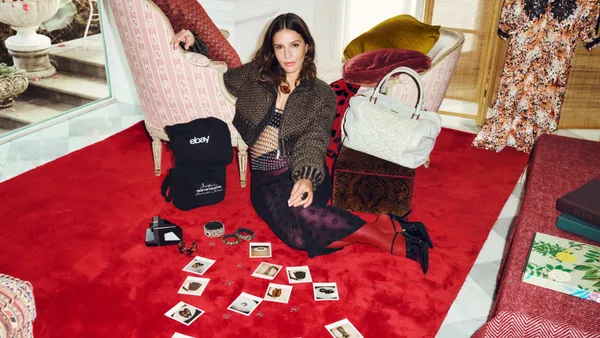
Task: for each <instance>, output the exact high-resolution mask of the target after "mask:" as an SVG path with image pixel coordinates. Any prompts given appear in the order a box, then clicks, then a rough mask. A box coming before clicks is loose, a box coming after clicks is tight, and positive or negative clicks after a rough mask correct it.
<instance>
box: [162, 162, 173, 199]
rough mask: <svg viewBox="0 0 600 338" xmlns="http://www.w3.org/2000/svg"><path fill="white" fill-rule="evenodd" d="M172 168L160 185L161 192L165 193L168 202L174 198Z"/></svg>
mask: <svg viewBox="0 0 600 338" xmlns="http://www.w3.org/2000/svg"><path fill="white" fill-rule="evenodd" d="M171 170H173V169H170V170H169V173H168V174H167V176H166V177H165V179H164V180H163V182H162V185H161V187H160V193H161V194H162V195H163V197H164V198H165V201H167V202H171V201H172V200H173V175H171Z"/></svg>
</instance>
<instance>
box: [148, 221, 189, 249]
mask: <svg viewBox="0 0 600 338" xmlns="http://www.w3.org/2000/svg"><path fill="white" fill-rule="evenodd" d="M182 239H183V229H181V228H180V227H179V226H177V225H175V224H173V223H171V222H169V221H167V220H166V219H163V218H160V217H159V216H154V217H152V221H151V222H150V227H149V228H148V229H146V246H165V245H177V244H178V243H179V242H181V240H182Z"/></svg>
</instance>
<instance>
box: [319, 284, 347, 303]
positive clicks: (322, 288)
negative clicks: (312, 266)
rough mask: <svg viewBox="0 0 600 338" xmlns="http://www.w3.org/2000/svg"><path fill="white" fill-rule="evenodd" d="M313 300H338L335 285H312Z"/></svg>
mask: <svg viewBox="0 0 600 338" xmlns="http://www.w3.org/2000/svg"><path fill="white" fill-rule="evenodd" d="M313 291H314V292H315V300H317V301H318V300H340V296H339V294H338V288H337V284H336V283H313Z"/></svg>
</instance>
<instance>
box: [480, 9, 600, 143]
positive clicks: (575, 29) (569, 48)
mask: <svg viewBox="0 0 600 338" xmlns="http://www.w3.org/2000/svg"><path fill="white" fill-rule="evenodd" d="M599 7H600V2H599V1H598V0H504V4H503V7H502V13H501V16H500V25H499V29H498V34H499V35H500V37H502V38H503V39H507V38H509V37H511V40H510V44H509V49H508V54H507V58H506V63H505V65H504V70H503V72H502V78H501V80H500V86H499V88H498V93H497V95H496V101H495V103H494V111H493V113H492V114H491V116H490V117H489V118H488V119H487V121H486V123H485V125H484V126H483V128H482V129H481V131H480V132H479V134H478V135H477V137H476V138H475V140H474V141H473V145H474V146H475V147H479V148H485V149H489V150H495V151H500V150H502V149H503V148H504V147H505V146H507V145H508V146H511V147H515V148H516V149H518V150H520V151H524V152H527V153H529V152H531V150H532V148H533V145H534V143H535V141H536V139H537V137H538V136H539V135H541V134H544V133H554V132H556V130H557V128H558V122H559V118H560V110H561V106H562V103H563V99H564V95H565V90H566V85H567V80H568V78H569V71H570V68H571V61H572V59H573V55H574V54H575V45H576V43H577V40H578V39H581V40H582V41H583V43H584V44H585V47H586V48H587V49H588V50H591V49H592V48H593V47H595V46H596V45H598V44H600V36H599V34H598V25H599Z"/></svg>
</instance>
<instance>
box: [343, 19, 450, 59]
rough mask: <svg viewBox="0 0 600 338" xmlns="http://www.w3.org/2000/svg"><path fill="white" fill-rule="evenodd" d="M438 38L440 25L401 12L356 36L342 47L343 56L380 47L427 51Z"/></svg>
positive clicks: (350, 55)
mask: <svg viewBox="0 0 600 338" xmlns="http://www.w3.org/2000/svg"><path fill="white" fill-rule="evenodd" d="M439 38H440V26H431V25H428V24H425V23H422V22H420V21H419V20H417V19H415V18H414V17H412V16H410V15H407V14H403V15H398V16H395V17H393V18H389V19H387V20H385V21H383V22H381V23H379V24H378V25H377V26H375V27H373V28H371V29H370V30H368V31H367V32H365V33H363V34H361V35H359V36H358V37H356V38H355V39H354V40H352V42H350V43H349V44H348V46H346V49H344V57H345V58H346V60H350V59H351V58H353V57H354V56H356V55H358V54H361V53H365V52H369V51H372V50H375V49H381V48H404V49H412V50H416V51H419V52H421V53H423V54H427V53H429V51H430V50H431V48H432V47H433V45H435V43H436V42H437V40H438V39H439Z"/></svg>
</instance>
